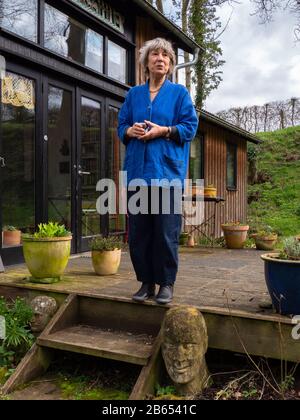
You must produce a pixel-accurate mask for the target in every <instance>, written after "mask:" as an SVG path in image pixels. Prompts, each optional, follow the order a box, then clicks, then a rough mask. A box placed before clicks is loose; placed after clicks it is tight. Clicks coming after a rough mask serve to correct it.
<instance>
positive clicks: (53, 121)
mask: <svg viewBox="0 0 300 420" xmlns="http://www.w3.org/2000/svg"><path fill="white" fill-rule="evenodd" d="M71 105H72V94H71V92H68V91H66V90H64V89H60V88H56V87H54V86H49V92H48V220H49V221H55V222H59V223H60V224H64V225H65V226H66V227H67V228H68V229H69V230H71V135H72V128H71V119H72V115H71V109H72V106H71Z"/></svg>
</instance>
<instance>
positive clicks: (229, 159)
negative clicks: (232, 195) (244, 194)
mask: <svg viewBox="0 0 300 420" xmlns="http://www.w3.org/2000/svg"><path fill="white" fill-rule="evenodd" d="M226 163H227V175H226V178H227V180H226V185H227V189H229V190H236V187H237V184H236V174H237V146H236V145H235V144H232V143H227V156H226Z"/></svg>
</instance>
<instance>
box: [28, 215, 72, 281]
mask: <svg viewBox="0 0 300 420" xmlns="http://www.w3.org/2000/svg"><path fill="white" fill-rule="evenodd" d="M22 240H23V254H24V259H25V263H26V265H27V268H28V270H29V271H30V273H31V275H32V277H31V278H30V281H32V282H36V283H55V282H57V281H59V280H60V277H61V276H62V274H63V273H64V270H65V268H66V266H67V264H68V260H69V256H70V252H71V240H72V234H71V232H69V231H68V230H66V228H65V226H64V225H59V224H58V223H54V222H49V223H41V224H39V225H38V231H37V232H35V233H34V234H33V235H30V234H24V235H22Z"/></svg>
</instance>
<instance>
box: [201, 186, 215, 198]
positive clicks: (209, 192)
mask: <svg viewBox="0 0 300 420" xmlns="http://www.w3.org/2000/svg"><path fill="white" fill-rule="evenodd" d="M216 196H217V189H216V187H215V186H214V185H213V184H208V185H207V186H206V187H204V197H208V198H215V197H216Z"/></svg>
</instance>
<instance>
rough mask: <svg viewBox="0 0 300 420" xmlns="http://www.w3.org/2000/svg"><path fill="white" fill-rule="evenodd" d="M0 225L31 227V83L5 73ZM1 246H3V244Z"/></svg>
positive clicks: (32, 136) (32, 134) (33, 210)
mask: <svg viewBox="0 0 300 420" xmlns="http://www.w3.org/2000/svg"><path fill="white" fill-rule="evenodd" d="M1 105H2V106H1V123H2V138H1V142H2V153H1V154H2V155H3V156H4V157H5V170H3V171H2V173H1V177H2V180H1V181H2V191H1V199H2V224H3V226H4V225H12V226H15V227H17V228H18V229H21V230H22V231H23V232H26V231H27V230H31V229H33V228H34V223H35V209H34V198H35V197H34V187H35V185H34V172H35V166H34V161H35V155H34V148H35V124H36V113H35V106H36V102H35V82H34V80H31V79H28V78H26V77H23V76H21V75H18V74H16V73H10V72H6V76H5V77H4V78H3V79H2V81H1ZM4 245H5V244H4Z"/></svg>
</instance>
